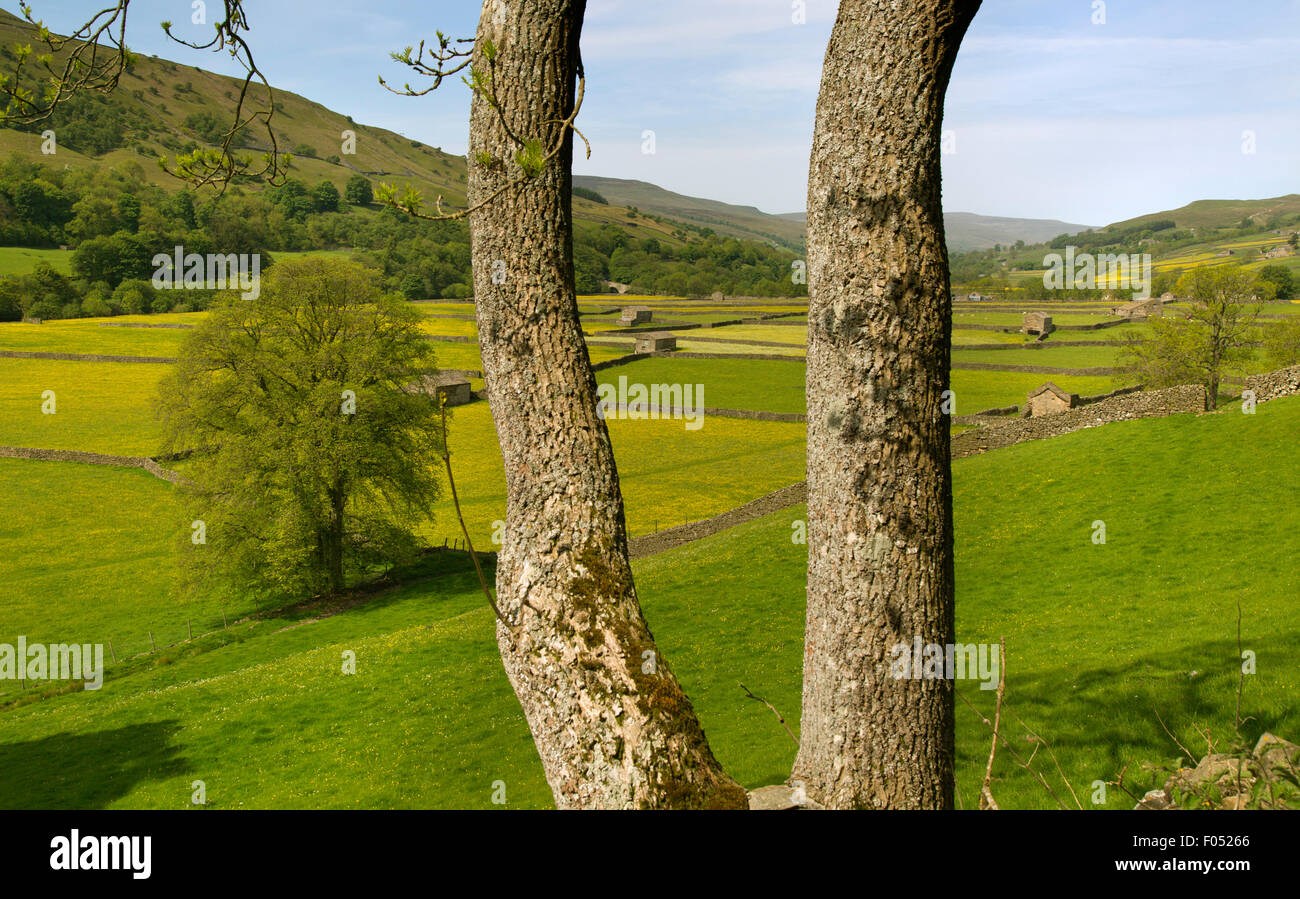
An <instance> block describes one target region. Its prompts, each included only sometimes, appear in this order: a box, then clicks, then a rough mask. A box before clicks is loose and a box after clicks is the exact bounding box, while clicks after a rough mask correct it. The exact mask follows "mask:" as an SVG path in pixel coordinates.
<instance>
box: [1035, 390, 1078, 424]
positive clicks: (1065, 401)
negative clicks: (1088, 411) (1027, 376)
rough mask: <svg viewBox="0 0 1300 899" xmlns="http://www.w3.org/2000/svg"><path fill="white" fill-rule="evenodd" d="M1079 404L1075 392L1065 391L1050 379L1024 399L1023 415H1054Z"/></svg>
mask: <svg viewBox="0 0 1300 899" xmlns="http://www.w3.org/2000/svg"><path fill="white" fill-rule="evenodd" d="M1078 405H1079V395H1078V394H1077V393H1066V392H1065V391H1064V390H1062V389H1061V388H1059V387H1057V386H1056V385H1055V384H1053V383H1052V382H1051V381H1048V382H1047V383H1046V384H1044V385H1043V386H1042V387H1039V388H1038V389H1037V390H1032V391H1030V393H1029V396H1028V398H1027V399H1026V400H1025V417H1026V418H1037V417H1039V416H1041V415H1054V414H1055V413H1057V412H1065V411H1067V410H1069V409H1074V408H1076V407H1077V406H1078Z"/></svg>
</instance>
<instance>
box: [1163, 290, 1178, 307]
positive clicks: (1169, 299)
mask: <svg viewBox="0 0 1300 899" xmlns="http://www.w3.org/2000/svg"><path fill="white" fill-rule="evenodd" d="M1176 299H1178V298H1177V297H1175V296H1174V295H1173V294H1172V293H1162V294H1160V304H1161V305H1162V306H1163V305H1165V304H1167V303H1172V302H1174V300H1176Z"/></svg>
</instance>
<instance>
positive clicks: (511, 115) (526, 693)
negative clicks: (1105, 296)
mask: <svg viewBox="0 0 1300 899" xmlns="http://www.w3.org/2000/svg"><path fill="white" fill-rule="evenodd" d="M584 7H585V3H584V2H583V0H514V2H511V3H509V4H508V5H504V6H500V5H498V4H495V3H492V2H488V3H485V4H484V9H483V13H482V16H481V18H480V20H479V32H478V36H479V41H478V44H477V45H476V47H475V56H474V65H475V68H476V70H477V71H479V72H480V73H487V72H488V71H489V70H491V72H492V75H491V86H492V90H493V91H494V92H495V95H496V98H497V100H498V101H499V103H500V109H501V110H502V112H501V114H498V111H497V110H496V109H493V108H492V105H491V103H490V102H489V101H488V99H486V98H485V97H484V96H483V95H482V94H481V93H478V92H476V94H475V97H474V100H473V107H472V110H471V116H470V141H469V191H468V192H469V202H470V204H471V205H473V204H476V203H478V202H480V201H482V200H484V199H487V198H488V197H491V196H493V194H495V192H496V191H497V190H498V188H500V187H501V186H502V185H503V184H505V183H506V182H507V181H509V180H511V179H514V178H516V177H518V175H519V172H520V169H519V167H518V165H517V163H516V161H515V154H516V152H517V151H518V150H519V149H520V147H519V145H518V143H516V142H515V140H514V139H513V138H512V137H511V134H513V135H515V136H518V137H519V138H522V139H523V140H529V139H533V138H537V137H541V138H542V143H543V147H544V149H545V150H549V149H550V148H551V147H552V146H553V145H554V142H555V139H556V135H557V134H559V133H560V127H561V126H560V125H559V124H557V123H558V122H559V121H560V120H562V119H564V118H566V117H567V116H568V115H569V114H570V112H571V111H572V108H573V104H574V99H575V77H576V74H577V73H578V71H579V68H580V63H579V58H578V35H579V32H580V30H581V27H582V18H583V12H584ZM489 40H490V41H491V42H492V45H493V47H494V48H495V50H496V57H495V61H494V63H493V64H492V65H491V66H490V65H489V61H488V59H487V57H486V55H485V54H486V41H489ZM502 115H503V116H504V118H505V121H506V123H507V124H508V130H507V127H506V125H503V123H502V121H501V117H502ZM571 158H572V145H571V135H570V137H569V138H566V143H565V146H564V149H563V151H562V152H561V153H559V154H558V155H557V156H556V157H554V158H552V159H550V160H549V161H547V162H546V163H545V165H544V166H543V167H542V170H541V172H540V174H538V175H537V176H536V177H534V178H532V179H531V180H530V181H529V182H527V183H526V184H525V185H523V186H522V187H517V188H512V189H510V190H507V191H506V192H505V193H504V194H501V195H500V196H497V197H496V198H495V199H493V200H492V201H491V203H489V204H488V205H487V206H485V207H484V208H482V209H480V210H478V211H476V212H474V213H472V214H471V216H470V236H471V241H472V252H473V268H474V297H475V304H476V313H477V319H478V331H479V346H480V349H481V351H482V356H483V370H484V375H485V379H486V381H487V389H488V394H489V397H490V400H491V406H492V417H493V420H494V422H495V423H496V429H497V435H498V438H499V440H500V443H501V453H502V456H503V457H504V460H505V472H506V490H507V514H506V531H505V539H504V541H503V544H502V550H501V554H500V558H499V560H498V563H497V593H498V605H499V606H500V608H501V612H502V616H503V618H505V619H506V622H508V623H502V622H498V623H497V643H498V645H499V647H500V649H501V658H502V661H503V663H504V665H505V669H506V674H507V675H508V676H509V678H510V682H511V684H512V685H513V686H514V690H515V694H516V696H518V698H519V702H520V704H521V705H522V706H523V710H524V714H525V716H526V718H527V719H528V725H529V728H530V729H531V730H532V735H533V740H534V742H535V743H536V745H537V750H538V753H539V754H540V755H541V759H542V765H543V767H544V768H545V771H546V778H547V780H548V782H549V783H550V786H551V791H552V792H553V793H554V796H555V802H556V805H557V806H559V807H560V808H625V807H641V808H664V807H743V806H744V805H745V803H746V795H745V791H744V790H743V789H742V788H741V787H739V786H738V785H737V784H736V783H735V782H734V781H732V780H731V779H730V778H729V777H727V775H726V774H725V773H724V772H723V771H722V769H721V767H720V766H719V765H718V763H717V761H716V760H715V759H714V757H713V754H712V752H711V751H710V749H709V746H708V743H707V742H706V740H705V738H704V732H703V730H702V729H701V727H700V725H699V722H698V721H697V719H696V717H695V712H694V710H693V708H692V707H691V703H690V701H689V700H688V699H687V698H686V695H685V694H684V693H683V692H682V689H681V687H680V686H679V685H678V683H677V681H676V679H675V678H674V677H673V675H672V673H671V671H670V670H669V668H668V665H667V664H666V662H665V660H664V659H663V657H662V655H660V654H659V652H658V649H657V648H656V646H655V643H654V638H653V636H652V635H651V633H650V630H649V628H648V627H647V626H646V622H645V620H644V618H643V617H642V615H641V608H640V604H639V602H638V601H637V595H636V588H635V586H634V584H633V581H632V570H631V565H630V564H629V562H628V556H627V533H626V529H625V525H624V518H623V498H622V493H621V492H620V489H619V482H618V473H617V470H616V469H615V466H614V454H613V450H612V448H611V446H610V440H609V433H608V431H607V430H606V428H605V423H604V421H602V420H601V419H600V418H599V417H597V415H596V380H595V376H594V375H593V373H592V370H591V363H590V361H589V360H588V358H587V351H586V346H585V344H584V342H583V337H582V330H581V327H580V325H579V321H578V306H577V300H576V297H575V295H574V284H573V236H572V221H571V212H570V189H571V183H570V182H571V175H570V165H571Z"/></svg>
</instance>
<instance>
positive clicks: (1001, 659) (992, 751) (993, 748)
mask: <svg viewBox="0 0 1300 899" xmlns="http://www.w3.org/2000/svg"><path fill="white" fill-rule="evenodd" d="M999 643H1000V645H1001V651H1000V652H999V653H998V703H997V708H996V709H995V711H994V712H993V740H992V742H991V743H990V744H989V762H988V765H986V766H985V768H984V783H983V784H981V785H980V808H981V809H992V810H994V811H997V808H998V804H997V802H996V801H995V800H994V799H993V791H992V789H991V786H992V783H993V757H994V755H996V754H997V751H998V730H999V729H1000V727H1001V725H1002V698H1003V697H1004V696H1005V695H1006V692H1007V638H1006V637H1003V638H1001V640H999Z"/></svg>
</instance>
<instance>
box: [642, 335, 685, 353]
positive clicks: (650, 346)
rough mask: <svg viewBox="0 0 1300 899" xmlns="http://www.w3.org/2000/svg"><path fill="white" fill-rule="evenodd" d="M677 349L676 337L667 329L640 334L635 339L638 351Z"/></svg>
mask: <svg viewBox="0 0 1300 899" xmlns="http://www.w3.org/2000/svg"><path fill="white" fill-rule="evenodd" d="M675 349H677V338H676V337H674V336H673V335H672V334H669V333H668V332H667V331H654V332H652V333H650V334H641V335H639V336H638V337H637V339H636V352H638V353H668V352H671V351H673V350H675Z"/></svg>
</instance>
